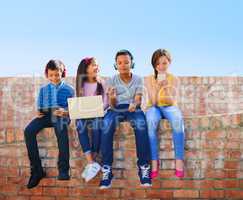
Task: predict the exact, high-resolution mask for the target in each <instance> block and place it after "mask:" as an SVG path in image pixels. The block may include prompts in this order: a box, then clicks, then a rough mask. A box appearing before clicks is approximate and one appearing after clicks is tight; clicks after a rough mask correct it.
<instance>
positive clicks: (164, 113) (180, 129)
mask: <svg viewBox="0 0 243 200" xmlns="http://www.w3.org/2000/svg"><path fill="white" fill-rule="evenodd" d="M161 119H167V120H168V121H169V123H170V125H171V128H172V133H173V143H174V150H175V158H176V159H179V160H184V143H185V142H184V140H185V131H184V121H183V116H182V113H181V111H180V110H179V108H178V107H176V106H161V107H157V106H153V107H151V108H149V109H148V110H147V112H146V120H147V125H148V133H149V140H150V147H151V159H152V160H158V159H159V155H158V137H157V131H158V130H157V129H158V126H159V123H160V120H161Z"/></svg>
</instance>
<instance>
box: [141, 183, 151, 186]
mask: <svg viewBox="0 0 243 200" xmlns="http://www.w3.org/2000/svg"><path fill="white" fill-rule="evenodd" d="M141 186H142V187H152V184H149V183H145V184H141Z"/></svg>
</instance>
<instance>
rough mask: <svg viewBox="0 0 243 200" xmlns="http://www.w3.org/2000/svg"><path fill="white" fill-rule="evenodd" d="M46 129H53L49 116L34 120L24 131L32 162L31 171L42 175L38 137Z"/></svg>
mask: <svg viewBox="0 0 243 200" xmlns="http://www.w3.org/2000/svg"><path fill="white" fill-rule="evenodd" d="M46 127H51V123H50V121H49V120H48V117H47V116H44V117H42V118H35V119H33V120H32V121H31V122H30V123H29V124H28V126H27V127H26V128H25V130H24V138H25V143H26V147H27V151H28V156H29V160H30V166H31V171H32V172H33V173H42V172H43V169H42V166H41V160H40V156H39V151H38V145H37V140H36V135H37V134H38V133H39V132H40V131H41V130H42V129H43V128H46Z"/></svg>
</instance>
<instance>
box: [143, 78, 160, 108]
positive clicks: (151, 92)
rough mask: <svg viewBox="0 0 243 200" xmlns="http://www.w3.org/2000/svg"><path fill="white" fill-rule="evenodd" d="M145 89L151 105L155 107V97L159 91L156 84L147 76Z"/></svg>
mask: <svg viewBox="0 0 243 200" xmlns="http://www.w3.org/2000/svg"><path fill="white" fill-rule="evenodd" d="M145 84H146V89H147V93H148V97H149V99H150V101H151V103H152V105H153V106H154V105H157V97H158V93H159V90H160V86H158V85H157V84H156V81H155V80H154V78H153V77H152V76H149V77H147V78H146V79H145Z"/></svg>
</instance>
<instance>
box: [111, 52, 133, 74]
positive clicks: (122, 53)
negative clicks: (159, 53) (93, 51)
mask: <svg viewBox="0 0 243 200" xmlns="http://www.w3.org/2000/svg"><path fill="white" fill-rule="evenodd" d="M120 55H129V56H130V58H131V61H132V63H131V69H133V68H134V67H135V63H134V62H133V55H132V53H131V52H130V51H128V50H126V49H122V50H120V51H118V52H117V53H116V56H115V60H116V59H117V57H118V56H120ZM113 66H114V68H115V70H117V65H116V63H115V64H114V65H113Z"/></svg>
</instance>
